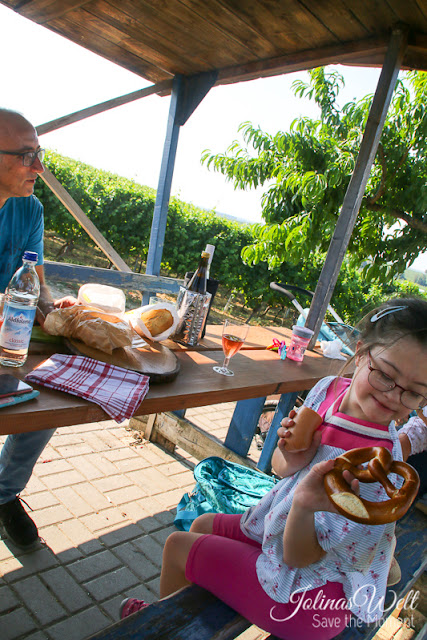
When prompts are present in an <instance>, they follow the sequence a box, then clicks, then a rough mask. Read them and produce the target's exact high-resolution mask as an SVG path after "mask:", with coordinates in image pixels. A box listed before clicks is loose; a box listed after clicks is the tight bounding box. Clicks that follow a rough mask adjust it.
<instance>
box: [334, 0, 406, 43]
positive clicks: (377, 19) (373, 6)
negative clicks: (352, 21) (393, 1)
mask: <svg viewBox="0 0 427 640" xmlns="http://www.w3.org/2000/svg"><path fill="white" fill-rule="evenodd" d="M342 1H343V2H344V3H345V5H346V6H347V7H348V10H349V11H351V12H352V13H353V14H354V16H355V17H356V19H357V20H359V21H360V22H361V23H362V24H363V25H364V26H365V28H366V30H367V32H368V34H369V35H374V34H375V33H377V32H378V25H379V24H380V25H381V27H382V30H383V31H384V32H386V31H387V30H389V29H391V28H392V27H393V25H394V24H395V23H396V22H397V16H396V15H395V13H394V12H393V11H392V10H391V9H390V7H389V6H388V4H387V2H386V1H384V0H357V2H354V0H342Z"/></svg>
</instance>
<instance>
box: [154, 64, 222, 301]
mask: <svg viewBox="0 0 427 640" xmlns="http://www.w3.org/2000/svg"><path fill="white" fill-rule="evenodd" d="M216 78H217V73H216V72H207V73H201V74H197V75H196V76H194V77H191V78H184V77H183V76H180V75H177V76H175V78H174V81H173V85H172V94H171V103H170V108H169V117H168V124H167V130H166V139H165V144H164V148H163V158H162V165H161V169H160V176H159V183H158V187H157V196H156V203H155V205H154V215H153V223H152V226H151V235H150V246H149V249H148V257H147V268H146V273H147V274H149V275H159V273H160V263H161V260H162V254H163V245H164V239H165V231H166V221H167V214H168V204H169V198H170V192H171V185H172V176H173V169H174V165H175V156H176V148H177V145H178V136H179V128H180V127H181V126H182V125H183V124H184V123H185V122H186V121H187V120H188V118H189V117H190V115H191V114H192V113H193V111H194V110H195V109H196V107H197V106H198V105H199V104H200V102H201V101H202V100H203V98H204V97H205V95H206V94H207V93H208V91H209V90H210V88H211V87H212V86H213V85H214V84H215V81H216ZM146 302H148V300H144V303H146Z"/></svg>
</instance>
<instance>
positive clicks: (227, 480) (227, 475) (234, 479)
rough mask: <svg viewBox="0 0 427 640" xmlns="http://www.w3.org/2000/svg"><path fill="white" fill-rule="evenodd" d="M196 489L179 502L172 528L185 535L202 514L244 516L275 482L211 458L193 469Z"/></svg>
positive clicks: (256, 472) (261, 474)
mask: <svg viewBox="0 0 427 640" xmlns="http://www.w3.org/2000/svg"><path fill="white" fill-rule="evenodd" d="M194 479H195V480H196V486H195V487H194V489H193V491H192V492H191V493H186V494H184V495H183V497H182V498H181V500H180V502H179V504H178V506H177V509H176V516H175V520H174V524H175V526H176V527H177V528H178V529H181V530H182V531H188V530H189V529H190V526H191V523H192V522H193V520H195V518H197V517H198V516H200V515H202V514H203V513H244V512H245V511H246V510H247V509H249V507H252V506H253V505H255V504H257V502H259V501H260V500H261V498H262V497H263V496H264V495H265V494H266V493H268V492H269V491H270V489H272V488H273V487H274V485H275V484H276V483H277V482H278V480H277V479H276V478H273V477H271V476H267V475H266V474H265V473H262V472H261V471H257V470H256V469H251V468H250V467H245V466H243V465H241V464H237V463H236V462H230V461H229V460H224V459H223V458H219V457H217V456H211V457H209V458H206V459H205V460H202V461H201V462H199V464H198V465H197V466H196V467H195V468H194Z"/></svg>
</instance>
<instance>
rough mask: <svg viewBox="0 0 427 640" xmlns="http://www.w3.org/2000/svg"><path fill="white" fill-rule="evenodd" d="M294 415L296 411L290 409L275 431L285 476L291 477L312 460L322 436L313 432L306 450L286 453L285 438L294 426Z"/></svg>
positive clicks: (317, 432)
mask: <svg viewBox="0 0 427 640" xmlns="http://www.w3.org/2000/svg"><path fill="white" fill-rule="evenodd" d="M295 415H296V411H294V410H293V409H292V411H290V413H289V416H288V417H287V418H284V419H283V420H282V422H281V423H280V424H281V426H280V427H279V428H278V430H277V435H278V436H279V441H278V443H277V448H278V449H279V451H280V453H281V454H282V456H283V458H284V465H283V468H284V469H286V476H291V475H292V474H293V473H296V472H297V471H300V470H301V469H303V468H304V467H306V466H307V465H308V464H309V462H311V461H312V460H313V458H314V456H315V455H316V451H317V449H318V447H319V444H320V441H321V439H322V434H321V433H320V432H319V431H315V432H314V435H313V440H312V442H311V445H310V446H309V448H308V449H305V450H302V451H287V450H286V448H285V447H286V438H289V436H290V435H291V432H292V428H293V427H294V425H295V422H294V421H293V418H294V416H295ZM284 475H285V474H283V476H284Z"/></svg>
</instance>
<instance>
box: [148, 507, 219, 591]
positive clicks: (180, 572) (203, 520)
mask: <svg viewBox="0 0 427 640" xmlns="http://www.w3.org/2000/svg"><path fill="white" fill-rule="evenodd" d="M214 517H215V514H214V513H204V514H203V515H202V516H199V517H198V518H196V520H194V522H193V524H192V525H191V529H190V531H188V532H187V531H175V532H174V533H172V534H171V535H170V536H169V537H168V539H167V540H166V543H165V548H164V549H163V562H162V572H161V574H160V598H166V597H167V596H169V595H171V594H172V593H175V591H178V590H179V589H182V588H183V587H186V586H188V585H189V584H191V583H190V582H188V580H187V579H186V577H185V566H186V564H187V558H188V554H189V553H190V549H191V547H192V546H193V544H194V542H195V541H196V540H197V538H199V537H200V536H201V535H203V534H205V533H212V523H213V519H214Z"/></svg>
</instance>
